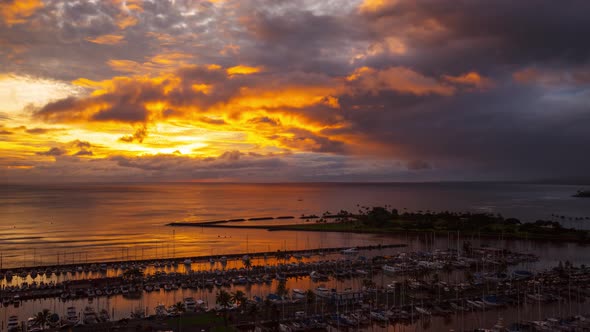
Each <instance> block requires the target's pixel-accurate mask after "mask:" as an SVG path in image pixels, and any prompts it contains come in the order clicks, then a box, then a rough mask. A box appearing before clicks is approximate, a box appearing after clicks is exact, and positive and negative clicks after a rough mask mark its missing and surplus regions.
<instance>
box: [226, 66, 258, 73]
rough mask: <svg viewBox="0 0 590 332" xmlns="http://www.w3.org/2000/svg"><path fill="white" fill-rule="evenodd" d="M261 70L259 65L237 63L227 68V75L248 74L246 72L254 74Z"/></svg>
mask: <svg viewBox="0 0 590 332" xmlns="http://www.w3.org/2000/svg"><path fill="white" fill-rule="evenodd" d="M261 71H262V68H260V67H250V66H244V65H238V66H234V67H231V68H227V73H228V74H229V75H248V74H255V73H259V72H261Z"/></svg>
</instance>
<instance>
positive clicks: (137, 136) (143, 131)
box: [119, 127, 148, 143]
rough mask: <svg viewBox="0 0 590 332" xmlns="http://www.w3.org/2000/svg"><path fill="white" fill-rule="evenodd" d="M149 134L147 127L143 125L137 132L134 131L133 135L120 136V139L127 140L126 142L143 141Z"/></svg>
mask: <svg viewBox="0 0 590 332" xmlns="http://www.w3.org/2000/svg"><path fill="white" fill-rule="evenodd" d="M147 135H148V133H147V128H146V127H141V128H138V129H137V130H136V131H135V133H133V135H128V136H123V137H121V138H119V140H120V141H122V142H126V143H132V142H138V143H142V142H143V140H144V139H145V138H146V136H147Z"/></svg>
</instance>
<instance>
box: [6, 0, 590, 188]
mask: <svg viewBox="0 0 590 332" xmlns="http://www.w3.org/2000/svg"><path fill="white" fill-rule="evenodd" d="M589 16H590V2H588V1H586V0H572V1H569V2H568V4H567V5H566V4H564V3H562V2H559V1H554V0H535V1H533V0H523V1H514V0H481V1H467V0H350V1H347V0H324V1H316V0H209V1H206V0H203V1H196V0H194V1H189V0H176V1H175V0H153V1H148V0H143V1H142V0H104V1H102V0H101V1H97V0H95V1H72V0H67V1H64V0H0V182H5V183H9V182H36V183H37V182H101V181H115V182H117V181H132V182H137V181H212V182H216V181H221V182H240V181H242V182H287V181H347V182H348V181H492V180H500V181H513V180H535V179H566V178H580V177H588V175H589V173H588V170H589V169H590V153H588V148H589V147H590V129H589V128H588V127H589V126H588V125H589V124H590V109H589V106H590V61H589V60H590V44H589V43H588V42H587V41H586V36H588V35H590V20H588V17H589Z"/></svg>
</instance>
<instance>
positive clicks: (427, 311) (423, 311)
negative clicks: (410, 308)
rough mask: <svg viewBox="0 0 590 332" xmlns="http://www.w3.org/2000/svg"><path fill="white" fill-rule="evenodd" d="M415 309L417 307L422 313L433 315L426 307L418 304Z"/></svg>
mask: <svg viewBox="0 0 590 332" xmlns="http://www.w3.org/2000/svg"><path fill="white" fill-rule="evenodd" d="M414 309H416V312H418V313H419V314H421V315H426V316H430V315H432V313H431V312H430V311H429V310H428V309H426V308H424V307H419V306H416V307H415V308H414Z"/></svg>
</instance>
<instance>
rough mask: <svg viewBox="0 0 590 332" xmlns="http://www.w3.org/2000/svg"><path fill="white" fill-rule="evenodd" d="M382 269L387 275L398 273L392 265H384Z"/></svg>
mask: <svg viewBox="0 0 590 332" xmlns="http://www.w3.org/2000/svg"><path fill="white" fill-rule="evenodd" d="M381 269H383V272H385V273H396V272H397V268H396V267H395V266H391V265H387V264H385V265H383V266H382V267H381Z"/></svg>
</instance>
